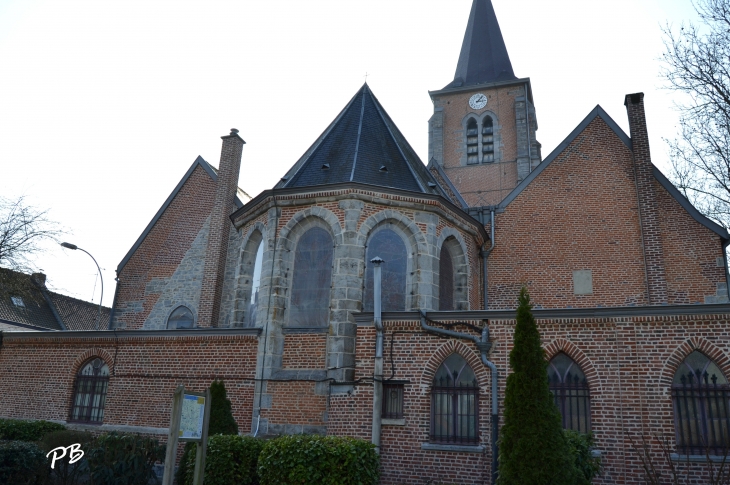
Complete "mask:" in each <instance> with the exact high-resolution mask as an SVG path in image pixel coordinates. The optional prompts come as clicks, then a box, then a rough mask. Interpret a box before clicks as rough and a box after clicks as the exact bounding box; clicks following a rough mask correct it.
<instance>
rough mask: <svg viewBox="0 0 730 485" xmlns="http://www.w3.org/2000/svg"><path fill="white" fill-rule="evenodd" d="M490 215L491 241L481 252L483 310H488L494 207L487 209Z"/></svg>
mask: <svg viewBox="0 0 730 485" xmlns="http://www.w3.org/2000/svg"><path fill="white" fill-rule="evenodd" d="M489 211H490V214H491V222H490V224H489V230H490V233H491V234H490V239H491V241H492V245H491V246H490V248H489V249H487V250H486V251H482V253H481V256H482V265H483V266H484V269H483V271H482V275H483V276H484V278H483V279H484V309H485V310H489V291H488V290H489V286H488V283H489V278H488V277H487V259H488V258H489V255H490V254H491V252H492V249H494V207H490V208H489Z"/></svg>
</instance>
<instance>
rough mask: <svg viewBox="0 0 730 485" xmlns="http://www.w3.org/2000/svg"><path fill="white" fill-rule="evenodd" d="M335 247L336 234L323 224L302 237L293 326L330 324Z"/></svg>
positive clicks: (294, 281)
mask: <svg viewBox="0 0 730 485" xmlns="http://www.w3.org/2000/svg"><path fill="white" fill-rule="evenodd" d="M333 247H334V244H333V242H332V236H330V234H329V232H327V231H326V230H324V229H322V228H321V227H313V228H311V229H309V230H308V231H307V232H305V233H304V234H303V235H302V237H300V238H299V242H298V243H297V249H296V252H295V253H294V276H293V278H292V288H291V305H290V307H289V324H290V325H293V326H298V327H321V326H325V325H328V324H329V314H330V289H331V287H332V252H333Z"/></svg>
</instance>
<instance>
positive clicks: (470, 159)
mask: <svg viewBox="0 0 730 485" xmlns="http://www.w3.org/2000/svg"><path fill="white" fill-rule="evenodd" d="M466 163H467V164H470V165H471V164H475V163H479V127H478V126H477V120H475V119H474V118H470V119H469V121H468V122H467V123H466Z"/></svg>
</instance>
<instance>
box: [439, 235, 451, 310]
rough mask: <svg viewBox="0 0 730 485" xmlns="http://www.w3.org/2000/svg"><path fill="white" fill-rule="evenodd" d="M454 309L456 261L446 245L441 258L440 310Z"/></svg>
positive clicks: (442, 248) (442, 247)
mask: <svg viewBox="0 0 730 485" xmlns="http://www.w3.org/2000/svg"><path fill="white" fill-rule="evenodd" d="M453 309H454V260H453V258H452V257H451V252H450V251H449V248H448V247H447V245H446V244H443V245H441V255H440V256H439V310H441V311H450V310H453Z"/></svg>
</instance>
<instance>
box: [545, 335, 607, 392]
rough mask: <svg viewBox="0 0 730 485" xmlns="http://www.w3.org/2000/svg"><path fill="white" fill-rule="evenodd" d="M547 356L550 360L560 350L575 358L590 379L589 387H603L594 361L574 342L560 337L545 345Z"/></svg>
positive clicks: (592, 389)
mask: <svg viewBox="0 0 730 485" xmlns="http://www.w3.org/2000/svg"><path fill="white" fill-rule="evenodd" d="M544 349H545V358H546V359H547V360H548V361H550V359H552V358H553V357H555V356H556V355H557V354H559V353H560V352H562V353H564V354H565V355H567V356H568V357H570V358H571V359H573V360H574V361H575V362H576V363H577V364H578V365H579V366H580V369H581V370H582V371H583V374H585V376H586V381H588V388H589V389H590V390H591V391H599V390H600V389H601V384H600V382H601V381H600V379H598V372H597V371H596V368H595V367H594V366H593V363H592V362H591V360H590V359H589V358H588V356H587V355H586V354H585V353H584V352H583V351H582V350H581V349H580V348H578V346H577V345H575V344H574V343H573V342H571V341H569V340H566V339H564V338H558V339H555V340H553V341H552V342H550V343H549V344H547V345H545V346H544Z"/></svg>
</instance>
